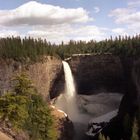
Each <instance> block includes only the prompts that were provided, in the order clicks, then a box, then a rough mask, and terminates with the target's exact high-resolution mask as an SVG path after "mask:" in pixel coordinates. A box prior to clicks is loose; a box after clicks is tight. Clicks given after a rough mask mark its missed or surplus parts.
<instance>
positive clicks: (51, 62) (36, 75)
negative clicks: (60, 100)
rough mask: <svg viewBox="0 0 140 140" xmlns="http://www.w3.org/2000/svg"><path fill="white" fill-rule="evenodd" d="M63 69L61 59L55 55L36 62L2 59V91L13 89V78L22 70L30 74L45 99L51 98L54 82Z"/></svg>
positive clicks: (0, 84)
mask: <svg viewBox="0 0 140 140" xmlns="http://www.w3.org/2000/svg"><path fill="white" fill-rule="evenodd" d="M61 70H62V63H61V60H59V59H57V58H55V57H49V56H48V57H44V58H43V60H42V61H40V62H36V63H30V62H26V63H21V62H18V61H14V60H12V59H7V60H3V59H1V60H0V89H1V91H0V93H1V94H3V93H4V92H6V91H8V90H10V89H11V82H10V81H11V79H12V78H13V77H14V76H15V75H17V74H19V73H22V72H25V73H27V74H28V76H29V79H31V80H32V82H33V84H34V86H35V87H36V89H37V90H38V92H39V93H40V94H42V95H43V96H44V98H45V99H48V98H50V97H49V93H50V90H51V88H52V86H53V82H54V80H55V79H56V77H57V75H58V74H59V73H60V71H61Z"/></svg>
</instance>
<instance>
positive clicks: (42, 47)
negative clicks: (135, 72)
mask: <svg viewBox="0 0 140 140" xmlns="http://www.w3.org/2000/svg"><path fill="white" fill-rule="evenodd" d="M85 53H90V54H95V53H98V54H102V53H112V54H114V55H119V56H124V57H125V56H135V57H137V56H139V54H140V35H136V36H133V37H130V36H123V37H122V36H118V37H116V38H114V39H113V38H112V37H110V39H106V40H103V41H99V42H97V41H94V40H90V41H88V42H86V41H73V40H70V41H69V42H68V43H64V42H62V43H61V44H52V43H50V42H48V41H47V40H42V39H40V38H39V39H34V38H30V37H28V38H26V37H25V38H23V39H21V38H20V37H7V38H0V57H1V58H12V59H15V60H20V61H23V60H25V59H27V58H29V59H30V60H32V61H36V60H38V59H39V58H41V57H42V56H44V55H46V56H55V57H59V58H61V59H65V58H67V57H70V56H71V55H72V54H85Z"/></svg>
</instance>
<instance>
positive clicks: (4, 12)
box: [0, 0, 140, 43]
mask: <svg viewBox="0 0 140 140" xmlns="http://www.w3.org/2000/svg"><path fill="white" fill-rule="evenodd" d="M0 19H1V20H0V36H1V37H5V36H11V35H14V36H19V35H20V36H21V37H24V36H31V37H34V38H38V37H41V38H46V39H47V40H48V41H51V42H55V43H59V42H61V41H62V40H63V41H65V42H67V41H69V40H71V39H73V40H87V41H88V40H91V39H94V40H102V39H105V38H109V37H110V36H111V35H112V36H118V35H135V34H139V33H140V0H105V1H103V0H35V1H30V0H5V1H3V0H0Z"/></svg>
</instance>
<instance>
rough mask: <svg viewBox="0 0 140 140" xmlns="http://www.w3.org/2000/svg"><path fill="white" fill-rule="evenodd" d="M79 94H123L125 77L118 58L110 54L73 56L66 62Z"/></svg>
mask: <svg viewBox="0 0 140 140" xmlns="http://www.w3.org/2000/svg"><path fill="white" fill-rule="evenodd" d="M68 63H69V64H70V67H71V69H72V73H73V75H74V78H75V82H76V84H77V91H78V93H81V94H92V93H94V92H102V91H109V92H112V91H113V92H124V90H125V88H124V85H125V77H124V70H123V67H122V64H121V61H120V58H119V57H117V56H114V55H111V54H101V55H99V54H97V55H80V56H78V55H74V56H73V57H71V59H69V60H68Z"/></svg>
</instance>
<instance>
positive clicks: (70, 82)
mask: <svg viewBox="0 0 140 140" xmlns="http://www.w3.org/2000/svg"><path fill="white" fill-rule="evenodd" d="M62 63H63V67H64V74H65V97H66V102H67V104H66V106H67V107H66V108H67V114H68V116H69V117H70V119H72V120H76V119H77V118H78V108H77V104H76V88H75V84H74V78H73V76H72V72H71V69H70V66H69V64H68V63H67V62H65V61H62Z"/></svg>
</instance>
